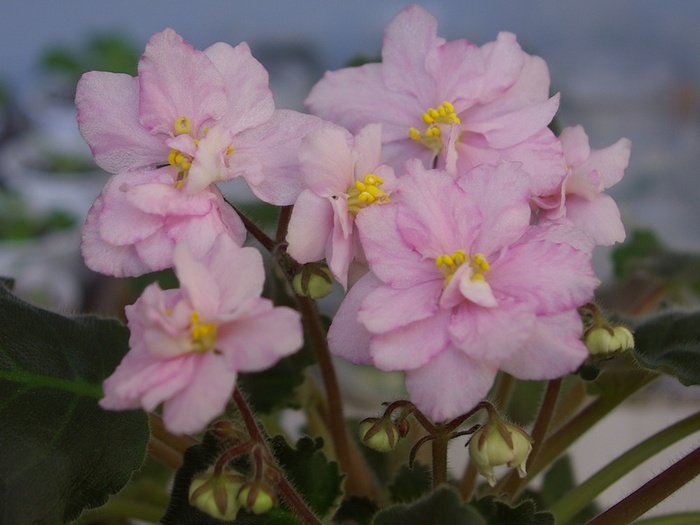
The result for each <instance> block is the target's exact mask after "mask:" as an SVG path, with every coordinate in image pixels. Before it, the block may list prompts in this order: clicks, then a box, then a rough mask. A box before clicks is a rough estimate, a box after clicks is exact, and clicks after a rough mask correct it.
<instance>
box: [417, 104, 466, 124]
mask: <svg viewBox="0 0 700 525" xmlns="http://www.w3.org/2000/svg"><path fill="white" fill-rule="evenodd" d="M422 118H423V122H425V123H426V124H461V123H462V121H461V120H459V117H458V116H457V113H455V107H454V106H453V105H452V104H451V103H449V102H447V101H445V102H443V103H442V104H440V105H439V106H438V107H437V108H428V111H426V112H425V113H423V117H422Z"/></svg>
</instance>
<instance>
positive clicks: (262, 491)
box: [238, 482, 275, 514]
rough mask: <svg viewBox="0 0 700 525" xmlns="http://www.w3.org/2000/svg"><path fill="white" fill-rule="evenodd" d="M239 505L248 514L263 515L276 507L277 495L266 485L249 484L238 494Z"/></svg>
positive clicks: (258, 483) (259, 483)
mask: <svg viewBox="0 0 700 525" xmlns="http://www.w3.org/2000/svg"><path fill="white" fill-rule="evenodd" d="M238 503H239V504H240V505H241V506H242V507H243V508H245V509H246V510H247V511H248V512H252V513H253V514H263V513H265V512H267V511H268V510H270V509H271V508H272V507H274V506H275V493H274V492H273V491H272V489H271V488H270V487H268V486H267V485H266V484H264V483H261V482H253V483H249V484H248V485H246V486H245V487H243V488H242V489H241V490H240V492H239V493H238Z"/></svg>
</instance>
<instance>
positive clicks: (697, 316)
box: [634, 312, 700, 385]
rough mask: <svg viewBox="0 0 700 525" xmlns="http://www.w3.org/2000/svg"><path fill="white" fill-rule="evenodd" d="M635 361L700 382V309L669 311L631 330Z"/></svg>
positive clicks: (682, 379) (683, 379) (685, 380)
mask: <svg viewBox="0 0 700 525" xmlns="http://www.w3.org/2000/svg"><path fill="white" fill-rule="evenodd" d="M634 340H635V349H634V353H635V356H636V357H637V360H638V361H639V362H640V363H641V364H642V365H643V366H645V367H647V368H650V369H652V370H656V371H658V372H663V373H666V374H669V375H672V376H675V377H677V378H678V380H679V381H680V382H681V383H683V384H684V385H700V312H671V313H666V314H663V315H660V316H658V317H655V318H653V319H650V320H649V321H647V322H645V323H644V324H642V325H641V326H639V327H638V328H637V329H636V330H635V332H634Z"/></svg>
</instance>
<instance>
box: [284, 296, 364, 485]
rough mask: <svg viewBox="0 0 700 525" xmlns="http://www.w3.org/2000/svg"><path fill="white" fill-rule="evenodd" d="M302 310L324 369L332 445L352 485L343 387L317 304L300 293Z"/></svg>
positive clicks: (319, 365) (320, 365)
mask: <svg viewBox="0 0 700 525" xmlns="http://www.w3.org/2000/svg"><path fill="white" fill-rule="evenodd" d="M297 301H298V303H299V310H300V312H301V316H302V318H303V320H304V326H306V329H307V330H308V334H309V337H310V338H311V343H312V346H313V348H314V352H315V354H316V361H317V362H318V367H319V369H320V371H321V378H322V380H323V386H324V389H325V391H326V399H327V401H328V411H327V415H328V426H329V428H330V431H331V438H332V439H333V448H334V450H335V455H336V457H337V459H338V463H339V464H340V468H341V469H342V470H343V471H344V472H346V473H347V474H348V479H347V481H346V483H347V484H348V485H352V482H353V478H352V476H351V474H352V472H353V469H352V462H351V461H350V452H349V440H348V433H347V429H346V427H345V418H344V416H343V403H342V398H341V396H340V388H339V387H338V378H337V376H336V373H335V368H334V367H333V362H332V361H331V355H330V351H329V350H328V342H327V340H326V333H325V330H324V329H323V326H321V320H320V319H319V316H318V314H317V312H316V308H315V305H314V303H313V301H312V300H311V299H309V298H308V297H300V296H298V297H297Z"/></svg>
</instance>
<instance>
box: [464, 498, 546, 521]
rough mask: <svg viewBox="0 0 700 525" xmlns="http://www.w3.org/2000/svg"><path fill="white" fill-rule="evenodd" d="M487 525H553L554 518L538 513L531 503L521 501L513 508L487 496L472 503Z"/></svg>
mask: <svg viewBox="0 0 700 525" xmlns="http://www.w3.org/2000/svg"><path fill="white" fill-rule="evenodd" d="M472 505H474V507H476V508H477V509H478V510H479V512H480V513H481V515H482V516H483V517H484V518H485V519H486V523H487V524H488V525H510V524H513V525H515V524H516V523H517V525H554V516H552V515H551V514H550V513H549V512H538V511H537V509H536V508H535V505H534V504H533V503H532V501H523V502H522V503H520V504H519V505H517V506H515V507H511V506H510V505H508V504H506V503H503V502H502V501H498V500H497V499H496V498H495V497H494V496H487V497H485V498H481V499H480V500H478V501H475V502H473V503H472Z"/></svg>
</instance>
